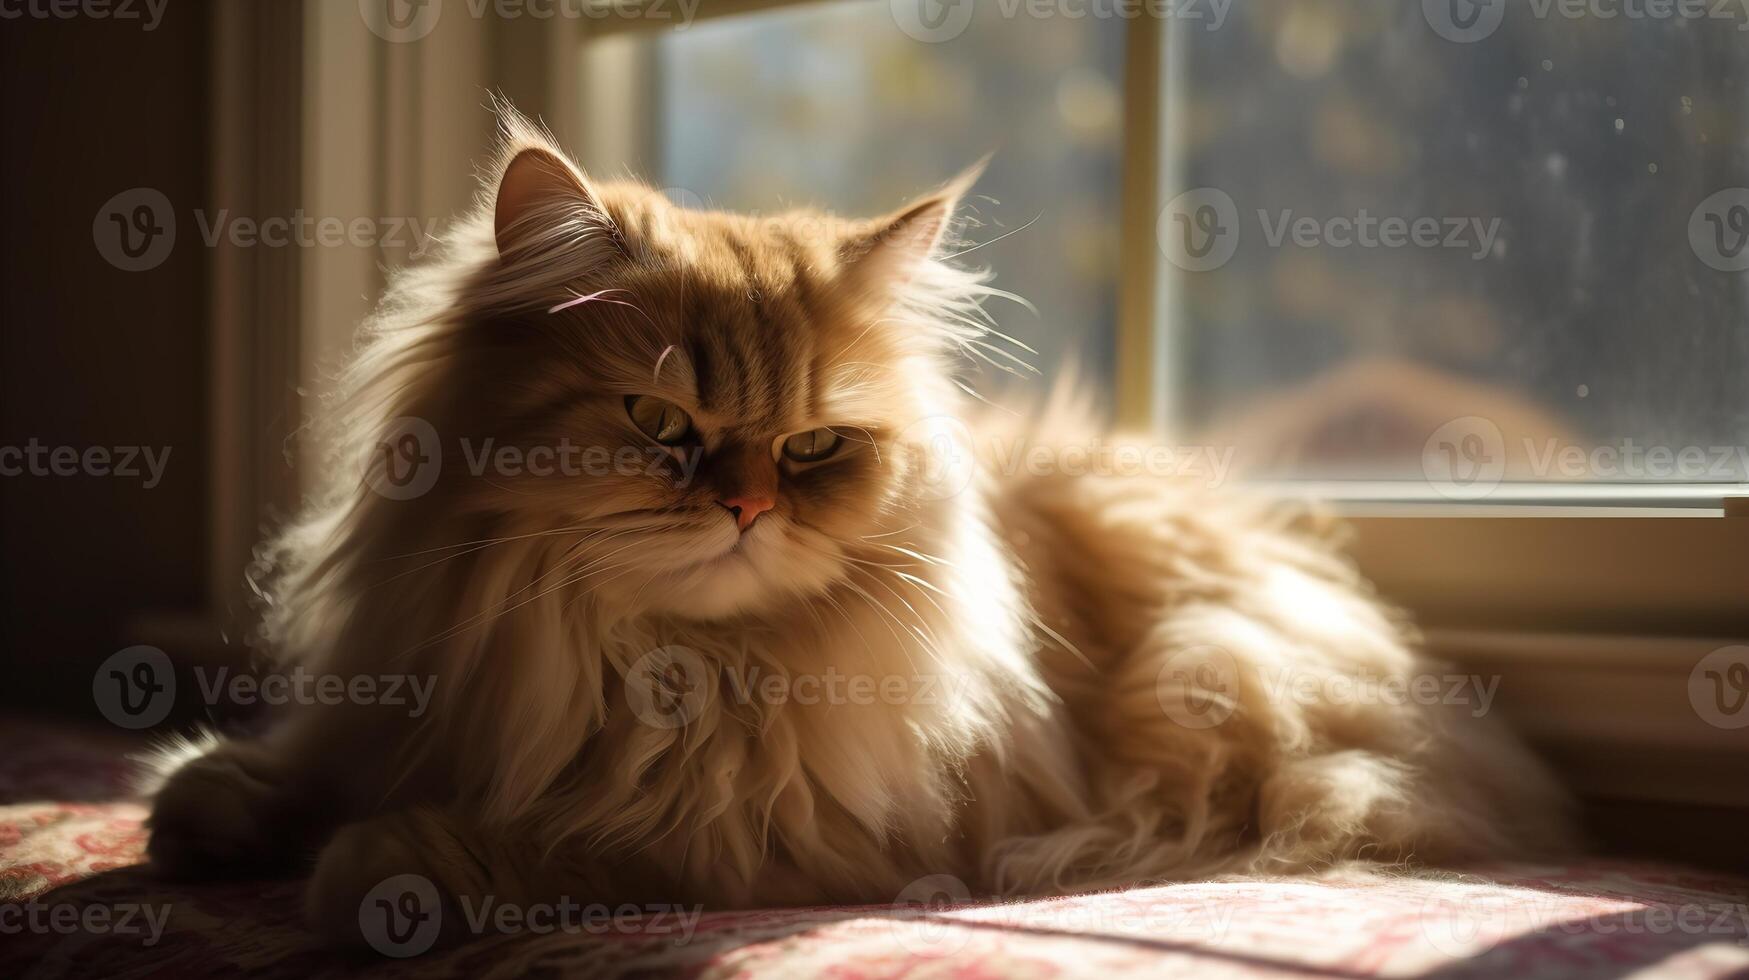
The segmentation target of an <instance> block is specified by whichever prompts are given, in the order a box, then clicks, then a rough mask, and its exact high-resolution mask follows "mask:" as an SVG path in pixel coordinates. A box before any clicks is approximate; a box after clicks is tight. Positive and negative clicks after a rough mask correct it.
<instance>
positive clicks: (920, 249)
mask: <svg viewBox="0 0 1749 980" xmlns="http://www.w3.org/2000/svg"><path fill="white" fill-rule="evenodd" d="M988 162H989V158H987V157H986V158H985V159H983V160H980V161H978V162H977V163H976V164H973V165H972V166H971V167H970V168H968V169H967V170H965V171H964V172H963V173H961V174H960V175H959V176H958V177H955V178H954V179H953V180H951V181H949V182H948V183H947V184H946V186H944V187H942V188H941V189H940V190H938V191H936V192H935V193H933V194H930V195H929V196H927V197H924V198H922V199H921V200H918V201H914V202H912V203H911V204H908V205H906V206H905V207H903V208H900V209H899V210H898V211H895V212H894V213H892V214H890V215H887V216H886V217H884V218H880V219H877V220H876V221H874V222H873V223H872V225H871V226H869V227H864V228H862V229H859V230H858V231H856V232H855V233H853V234H851V235H848V236H846V237H845V239H844V240H843V241H841V242H840V243H839V245H838V255H839V258H840V259H841V260H842V261H843V263H844V266H845V271H846V276H847V278H849V279H850V280H851V281H852V282H853V283H854V284H855V285H857V286H859V287H861V288H864V289H871V290H872V289H895V288H898V287H900V286H903V285H904V284H905V283H907V282H909V281H911V279H912V277H913V276H915V275H916V273H917V268H918V266H920V265H921V264H922V263H924V262H926V261H928V260H929V259H931V258H935V257H936V252H937V250H938V249H939V248H940V247H941V244H942V240H943V239H944V238H945V237H946V235H947V231H948V227H949V226H950V225H951V224H952V223H953V213H954V209H955V208H957V207H958V206H959V202H960V199H961V198H962V197H964V196H965V194H966V192H967V191H969V190H971V188H972V185H973V184H975V183H977V180H978V177H979V176H980V175H981V174H982V173H983V172H984V165H985V164H986V163H988Z"/></svg>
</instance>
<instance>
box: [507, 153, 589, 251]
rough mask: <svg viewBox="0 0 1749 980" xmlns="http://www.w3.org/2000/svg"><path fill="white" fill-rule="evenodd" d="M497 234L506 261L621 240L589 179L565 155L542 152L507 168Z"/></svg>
mask: <svg viewBox="0 0 1749 980" xmlns="http://www.w3.org/2000/svg"><path fill="white" fill-rule="evenodd" d="M492 231H493V234H494V236H495V237H496V239H497V242H498V254H499V256H501V257H506V258H507V257H510V256H511V255H513V254H514V253H516V252H517V251H519V250H523V249H541V248H548V247H552V246H555V245H561V244H566V243H577V242H581V241H585V240H589V239H596V240H601V241H607V242H611V241H613V240H615V238H616V237H617V236H616V233H615V231H614V227H613V221H612V219H611V218H609V217H608V215H607V211H606V209H604V208H603V207H602V206H601V198H600V196H599V194H597V192H596V191H595V189H594V188H592V187H591V186H590V185H589V181H588V179H587V178H585V177H584V176H583V175H582V174H581V173H579V172H578V170H577V168H575V167H573V166H572V165H571V162H570V161H569V160H566V159H565V158H564V156H563V155H562V154H560V153H557V152H555V151H552V150H548V149H545V148H542V147H525V148H523V149H521V150H518V151H516V152H515V154H514V155H513V156H511V158H510V161H509V162H508V163H507V164H505V165H504V169H503V171H502V173H501V175H500V176H499V178H498V190H497V196H496V198H495V200H494V203H493V207H492Z"/></svg>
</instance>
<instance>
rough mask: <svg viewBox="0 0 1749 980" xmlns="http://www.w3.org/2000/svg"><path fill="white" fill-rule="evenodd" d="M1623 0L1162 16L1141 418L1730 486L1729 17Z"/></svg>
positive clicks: (1408, 475) (1734, 154)
mask: <svg viewBox="0 0 1749 980" xmlns="http://www.w3.org/2000/svg"><path fill="white" fill-rule="evenodd" d="M1616 6H1619V5H1608V4H1605V5H1601V6H1600V5H1596V4H1591V5H1586V6H1585V8H1584V12H1582V13H1581V14H1580V15H1579V16H1568V14H1571V13H1573V12H1574V11H1575V10H1576V8H1575V5H1573V4H1554V5H1539V4H1494V5H1492V6H1491V7H1490V6H1488V5H1485V4H1483V5H1475V6H1472V5H1471V3H1470V2H1469V0H1429V2H1427V3H1403V2H1399V0H1312V2H1306V0H1302V2H1298V3H1293V4H1263V5H1255V6H1252V7H1250V8H1248V10H1247V14H1248V15H1241V14H1240V13H1239V11H1238V9H1237V8H1235V11H1234V13H1233V16H1232V17H1230V18H1229V20H1228V22H1227V23H1226V24H1225V25H1224V26H1223V27H1222V29H1220V30H1212V31H1211V30H1199V29H1195V27H1193V26H1192V25H1187V24H1186V25H1179V24H1173V25H1170V26H1169V37H1170V40H1169V42H1168V43H1169V50H1168V54H1167V57H1166V63H1167V64H1168V65H1169V66H1170V74H1169V76H1168V80H1167V86H1166V93H1167V98H1166V103H1165V112H1166V119H1167V125H1166V128H1165V139H1164V161H1163V168H1164V173H1165V175H1166V176H1165V179H1164V181H1163V185H1162V190H1161V197H1162V198H1163V199H1168V200H1167V204H1166V207H1165V209H1164V212H1163V214H1162V217H1161V223H1160V225H1159V228H1158V233H1159V235H1160V236H1161V245H1162V248H1163V251H1164V254H1165V255H1166V257H1167V258H1168V259H1169V261H1168V262H1167V263H1166V264H1165V265H1163V267H1162V268H1163V272H1162V282H1163V283H1164V284H1165V286H1164V293H1165V296H1166V297H1167V302H1166V305H1165V307H1164V316H1163V318H1162V320H1161V325H1162V328H1163V330H1164V332H1163V334H1162V339H1161V345H1162V349H1163V350H1165V351H1167V352H1168V354H1167V363H1166V365H1165V368H1164V370H1163V372H1162V375H1161V378H1162V382H1163V383H1162V384H1161V385H1160V387H1159V389H1158V390H1157V391H1156V392H1155V400H1154V403H1153V409H1154V412H1155V415H1156V417H1157V418H1160V419H1171V420H1178V421H1181V422H1182V423H1184V424H1186V425H1187V426H1188V427H1189V428H1191V429H1192V430H1194V431H1209V432H1215V433H1219V436H1218V438H1219V439H1222V440H1226V441H1230V442H1232V443H1234V444H1236V445H1237V446H1238V447H1239V448H1240V451H1241V453H1242V454H1245V455H1247V456H1249V457H1251V458H1250V462H1251V463H1252V471H1253V472H1256V473H1261V474H1264V475H1270V476H1277V477H1297V478H1323V479H1371V480H1399V481H1423V480H1424V481H1425V483H1426V484H1428V485H1430V486H1431V489H1433V490H1435V491H1437V492H1438V493H1439V495H1441V496H1444V497H1451V498H1454V499H1482V498H1485V497H1488V496H1492V494H1491V492H1490V491H1492V490H1493V489H1494V488H1495V487H1496V486H1497V485H1499V484H1501V483H1502V482H1503V481H1504V482H1506V483H1508V484H1510V483H1511V482H1513V481H1526V482H1542V483H1563V482H1571V481H1589V482H1593V483H1613V484H1623V485H1634V484H1704V485H1711V487H1712V488H1713V489H1712V492H1711V493H1710V494H1703V496H1710V498H1711V500H1712V501H1713V502H1714V504H1715V505H1716V502H1717V499H1718V497H1719V496H1720V495H1721V493H1722V492H1730V487H1731V486H1732V485H1743V484H1749V448H1746V447H1749V441H1746V439H1745V436H1746V434H1749V384H1746V383H1745V382H1746V380H1749V273H1746V272H1745V271H1744V270H1745V269H1749V189H1745V188H1744V187H1743V186H1742V185H1744V184H1746V183H1749V44H1746V43H1745V40H1744V38H1745V36H1746V35H1745V34H1744V33H1742V32H1743V31H1744V29H1745V28H1749V22H1745V20H1744V16H1745V15H1744V12H1743V11H1741V10H1738V9H1736V8H1735V6H1733V7H1732V9H1730V10H1721V9H1720V8H1718V7H1717V5H1686V12H1687V14H1688V15H1689V16H1683V15H1682V13H1683V12H1682V11H1681V10H1678V9H1676V8H1677V6H1681V5H1671V6H1670V7H1669V9H1667V10H1666V15H1665V16H1658V15H1657V13H1656V12H1657V11H1658V10H1660V9H1664V8H1659V7H1657V6H1655V5H1654V6H1652V7H1646V6H1645V5H1632V6H1631V7H1628V8H1623V9H1624V10H1627V11H1640V12H1641V16H1631V15H1629V14H1628V13H1624V14H1623V15H1621V16H1616V17H1603V16H1599V15H1595V14H1593V13H1591V11H1595V10H1599V9H1605V8H1607V9H1609V10H1613V9H1615V7H1616ZM1454 11H1455V12H1456V14H1455V16H1456V17H1457V21H1455V22H1454V21H1453V20H1452V19H1451V18H1452V17H1453V16H1454V13H1453V12H1454ZM1647 11H1651V12H1652V13H1651V14H1650V15H1647V13H1646V12H1647ZM1472 14H1473V15H1474V16H1475V17H1479V18H1482V19H1481V20H1475V21H1471V20H1467V19H1466V18H1467V17H1469V16H1470V15H1472ZM1460 24H1462V25H1465V26H1459V25H1460ZM1507 489H1511V488H1510V487H1508V488H1507ZM1735 492H1743V490H1742V488H1741V487H1740V486H1739V487H1738V488H1737V490H1736V491H1735ZM1558 495H1559V494H1557V496H1558ZM1656 496H1662V497H1664V498H1665V499H1670V500H1681V499H1683V497H1682V496H1681V494H1680V493H1678V492H1676V491H1670V492H1661V493H1659V494H1657V495H1656ZM1582 499H1597V496H1596V494H1593V495H1592V496H1591V497H1588V498H1582ZM1647 499H1655V498H1647Z"/></svg>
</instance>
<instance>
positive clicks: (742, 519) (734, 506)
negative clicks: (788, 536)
mask: <svg viewBox="0 0 1749 980" xmlns="http://www.w3.org/2000/svg"><path fill="white" fill-rule="evenodd" d="M717 503H719V504H722V505H723V506H724V507H727V508H729V512H730V513H731V514H734V515H735V526H736V527H739V528H740V529H741V530H743V531H745V530H747V529H748V528H750V527H752V526H753V519H754V518H756V517H758V516H759V515H760V514H763V513H765V512H766V511H768V510H770V509H771V508H773V507H776V506H777V501H775V500H773V499H771V498H770V497H725V498H724V499H722V500H719V501H717Z"/></svg>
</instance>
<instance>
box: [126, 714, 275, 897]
mask: <svg viewBox="0 0 1749 980" xmlns="http://www.w3.org/2000/svg"><path fill="white" fill-rule="evenodd" d="M252 751H253V748H252V747H251V746H249V745H247V744H244V743H226V744H223V745H220V746H219V747H218V748H216V749H214V750H213V751H211V752H208V753H207V754H206V755H203V756H201V757H199V758H197V759H195V760H193V761H191V762H189V763H188V764H186V765H184V766H182V767H181V768H180V769H178V770H176V771H175V772H174V773H172V774H171V775H170V776H169V778H168V779H166V780H165V782H164V785H163V788H161V789H160V790H159V791H158V794H157V796H156V797H155V798H154V799H153V801H152V816H151V817H150V819H148V820H147V822H146V825H147V827H148V828H149V829H150V831H151V835H152V836H151V839H150V840H149V841H148V842H147V844H146V856H147V857H148V858H149V859H150V860H151V862H152V865H153V866H154V867H155V868H157V869H158V870H159V871H161V872H163V873H165V874H169V875H172V876H176V877H237V876H243V875H251V874H262V873H268V872H279V871H285V870H288V869H290V868H292V867H295V865H296V864H297V862H298V860H299V858H300V856H301V854H302V844H303V841H302V838H303V836H304V835H303V832H302V828H301V826H300V821H298V820H297V819H296V818H295V817H294V815H293V811H294V810H295V809H296V808H295V806H294V805H293V804H292V803H291V801H290V796H289V794H288V791H287V788H286V787H285V786H284V785H282V784H281V783H280V782H278V781H277V780H276V779H275V778H274V776H273V775H271V773H273V772H274V769H273V768H272V767H270V766H267V765H265V764H264V763H263V762H262V761H261V760H259V759H256V760H251V753H252Z"/></svg>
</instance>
